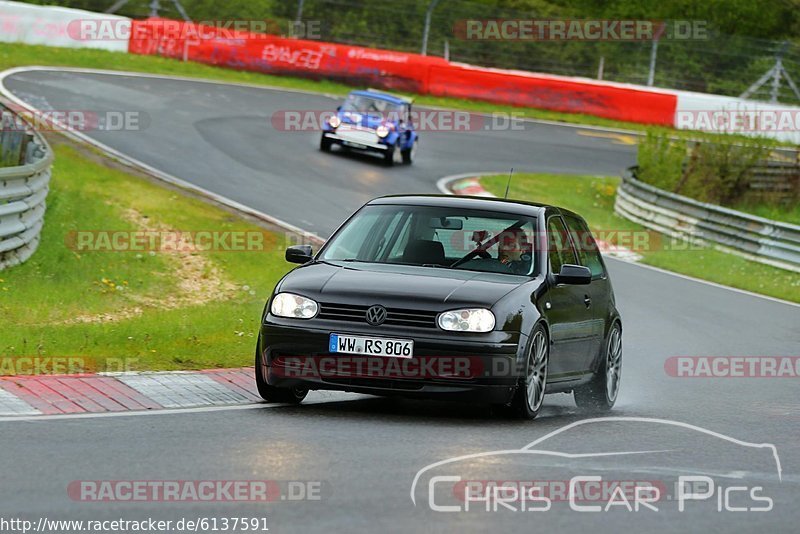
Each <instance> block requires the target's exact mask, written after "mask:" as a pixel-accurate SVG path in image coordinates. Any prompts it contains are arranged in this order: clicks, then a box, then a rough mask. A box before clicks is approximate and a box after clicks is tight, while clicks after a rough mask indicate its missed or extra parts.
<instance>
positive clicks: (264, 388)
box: [255, 335, 308, 404]
mask: <svg viewBox="0 0 800 534" xmlns="http://www.w3.org/2000/svg"><path fill="white" fill-rule="evenodd" d="M255 363H256V373H255V374H256V388H257V389H258V394H259V395H261V398H262V399H264V400H265V401H267V402H277V403H281V404H300V403H301V402H303V399H305V398H306V395H308V390H307V389H303V388H298V387H291V388H279V387H276V386H271V385H269V384H267V381H266V380H264V375H263V374H262V372H261V371H262V365H263V360H262V356H261V336H260V335H259V337H258V344H257V345H256V362H255Z"/></svg>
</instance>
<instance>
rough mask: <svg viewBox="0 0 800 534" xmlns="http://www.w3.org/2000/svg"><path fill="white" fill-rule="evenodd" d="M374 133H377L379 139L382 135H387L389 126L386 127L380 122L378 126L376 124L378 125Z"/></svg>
mask: <svg viewBox="0 0 800 534" xmlns="http://www.w3.org/2000/svg"><path fill="white" fill-rule="evenodd" d="M375 133H376V134H378V137H380V138H381V139H383V138H384V137H386V136H387V135H389V127H388V126H386V125H385V124H381V125H380V126H378V127H377V128H376V129H375Z"/></svg>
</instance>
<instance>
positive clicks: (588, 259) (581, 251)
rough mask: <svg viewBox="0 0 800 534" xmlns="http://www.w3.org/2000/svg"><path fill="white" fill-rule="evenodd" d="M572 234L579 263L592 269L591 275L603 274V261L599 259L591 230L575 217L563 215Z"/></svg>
mask: <svg viewBox="0 0 800 534" xmlns="http://www.w3.org/2000/svg"><path fill="white" fill-rule="evenodd" d="M564 219H565V220H566V221H567V226H568V227H569V233H570V235H571V236H572V242H573V243H575V247H576V248H577V250H578V259H579V260H580V262H581V265H583V266H584V267H588V268H589V270H590V271H592V277H593V278H594V277H600V276H604V275H605V274H606V273H605V270H604V269H603V261H602V260H601V259H600V250H599V248H598V246H597V242H596V241H595V240H594V237H592V232H591V230H589V228H588V227H587V226H586V223H584V222H583V221H581V220H579V219H576V218H575V217H570V216H564Z"/></svg>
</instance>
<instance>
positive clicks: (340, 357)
mask: <svg viewBox="0 0 800 534" xmlns="http://www.w3.org/2000/svg"><path fill="white" fill-rule="evenodd" d="M286 259H287V261H290V262H294V263H300V264H302V266H300V267H298V268H296V269H294V270H293V271H291V272H290V273H288V274H287V275H286V276H284V277H283V279H282V280H281V281H280V282H278V284H277V286H276V288H275V291H274V292H273V294H272V296H271V298H270V299H269V301H268V302H267V305H266V307H265V309H264V313H263V316H262V321H261V329H260V334H259V338H258V345H257V348H256V362H255V369H256V370H255V375H256V383H257V385H258V390H259V393H260V394H261V396H262V397H263V398H264V399H265V400H267V401H271V402H287V403H299V402H301V401H302V400H303V399H304V398H305V396H306V394H307V393H308V391H309V390H312V389H316V390H342V391H353V392H361V393H369V394H375V395H404V396H410V397H414V396H415V397H437V398H445V399H453V400H456V399H468V400H473V401H481V402H486V403H491V404H494V405H496V406H497V407H498V409H500V410H501V411H504V412H508V413H510V414H514V415H516V416H519V417H523V418H534V417H536V415H537V414H538V413H539V410H540V409H541V406H542V401H543V399H544V395H545V393H555V392H570V391H572V392H574V396H575V401H576V402H577V404H578V405H579V406H585V407H589V408H592V409H597V410H604V409H610V408H611V407H612V406H613V405H614V402H615V401H616V398H617V393H618V391H619V384H620V372H621V364H622V323H621V319H620V316H619V313H618V311H617V308H616V306H615V303H614V293H613V291H612V288H611V282H610V280H609V277H608V273H607V271H606V267H605V264H604V262H603V259H602V257H601V255H600V252H599V251H598V248H597V244H596V243H595V241H594V239H593V238H592V235H591V232H590V231H589V229H588V227H587V225H586V222H585V221H584V220H583V219H582V218H581V217H580V216H578V215H576V214H575V213H572V212H569V211H567V210H564V209H561V208H557V207H553V206H546V205H540V204H533V203H526V202H519V201H511V200H499V199H487V198H471V197H453V196H438V195H431V196H390V197H382V198H378V199H375V200H372V201H371V202H368V203H367V204H366V205H364V206H363V207H362V208H361V209H359V210H358V211H357V212H356V213H355V214H353V215H352V216H351V217H350V218H349V219H348V220H347V221H346V222H345V223H344V224H343V225H342V226H341V227H340V228H339V229H338V230H337V231H336V232H335V233H334V235H333V236H332V237H331V238H330V239H329V240H328V241H327V242H326V243H325V245H324V246H323V247H322V249H321V250H320V251H319V252H318V253H317V254H316V255H314V254H313V252H312V250H311V247H310V246H308V245H299V246H294V247H290V248H288V249H287V250H286Z"/></svg>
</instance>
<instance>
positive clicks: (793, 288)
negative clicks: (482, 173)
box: [481, 174, 800, 302]
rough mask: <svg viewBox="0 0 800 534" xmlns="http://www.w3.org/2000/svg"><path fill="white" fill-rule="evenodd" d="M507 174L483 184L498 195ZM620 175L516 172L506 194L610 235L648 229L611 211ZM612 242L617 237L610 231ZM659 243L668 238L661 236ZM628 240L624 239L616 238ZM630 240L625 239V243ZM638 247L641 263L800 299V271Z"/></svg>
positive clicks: (711, 253) (710, 252)
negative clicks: (557, 209)
mask: <svg viewBox="0 0 800 534" xmlns="http://www.w3.org/2000/svg"><path fill="white" fill-rule="evenodd" d="M507 180H508V177H507V176H488V177H485V178H483V179H482V180H481V183H482V184H483V186H484V187H485V188H486V189H487V190H489V191H491V192H492V193H494V194H495V195H498V196H502V195H503V194H504V192H505V186H506V182H507ZM619 182H620V178H616V177H594V176H569V175H554V174H517V175H514V180H513V181H512V182H511V188H510V189H509V197H510V198H516V199H521V200H527V201H534V202H541V203H544V204H553V205H556V206H562V207H564V208H566V209H569V210H572V211H575V212H576V213H580V214H581V215H582V216H583V217H584V218H585V219H586V221H587V222H588V223H589V226H590V228H591V229H592V231H593V232H596V233H597V232H599V233H602V234H604V235H610V234H608V233H609V232H612V231H619V232H625V233H626V234H625V235H630V233H629V232H632V231H642V230H646V229H645V228H644V227H642V226H640V225H638V224H636V223H633V222H631V221H628V220H627V219H624V218H622V217H620V216H618V215H617V214H616V213H614V199H615V196H616V191H617V186H618V185H619ZM609 241H611V242H615V241H616V240H615V239H614V238H613V237H612V238H610V239H609ZM661 242H662V243H668V241H667V240H666V239H665V240H663V241H661ZM617 244H621V245H626V243H617ZM628 246H629V245H628ZM649 248H653V249H654V250H638V249H637V250H636V252H637V253H639V254H641V255H642V256H643V259H642V260H641V262H642V263H645V264H647V265H652V266H654V267H660V268H662V269H667V270H669V271H673V272H676V273H681V274H685V275H689V276H694V277H696V278H700V279H703V280H708V281H710V282H716V283H718V284H724V285H726V286H731V287H736V288H739V289H745V290H747V291H753V292H755V293H761V294H763V295H768V296H772V297H776V298H780V299H783V300H789V301H792V302H800V276H798V275H797V274H796V273H792V272H790V271H785V270H783V269H777V268H775V267H770V266H768V265H762V264H760V263H757V262H753V261H749V260H746V259H744V258H740V257H739V256H735V255H733V254H727V253H725V252H721V251H718V250H714V249H711V248H700V249H688V250H686V249H676V248H672V249H670V247H669V246H664V247H659V246H654V247H649Z"/></svg>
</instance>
